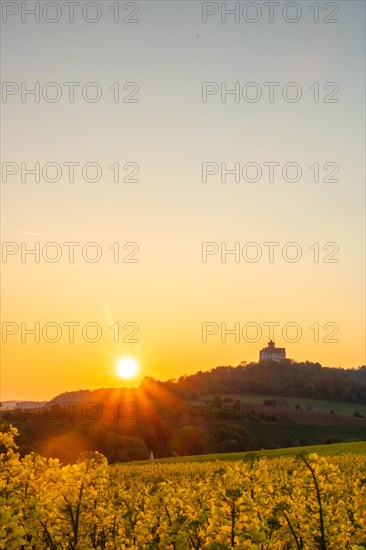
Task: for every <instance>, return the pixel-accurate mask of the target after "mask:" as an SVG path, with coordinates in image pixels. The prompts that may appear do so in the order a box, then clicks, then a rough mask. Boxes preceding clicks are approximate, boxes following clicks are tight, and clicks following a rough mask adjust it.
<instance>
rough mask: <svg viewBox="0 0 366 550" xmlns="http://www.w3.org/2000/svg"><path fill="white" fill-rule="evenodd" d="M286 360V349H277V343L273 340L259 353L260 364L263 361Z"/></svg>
mask: <svg viewBox="0 0 366 550" xmlns="http://www.w3.org/2000/svg"><path fill="white" fill-rule="evenodd" d="M284 359H286V349H285V348H276V346H275V343H274V342H273V341H272V340H271V341H270V342H268V346H267V347H266V348H263V349H261V351H260V352H259V362H261V361H278V362H280V361H283V360H284Z"/></svg>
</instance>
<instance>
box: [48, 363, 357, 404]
mask: <svg viewBox="0 0 366 550" xmlns="http://www.w3.org/2000/svg"><path fill="white" fill-rule="evenodd" d="M151 381H153V382H154V383H155V384H158V385H159V386H160V387H162V388H164V390H166V391H167V392H169V393H170V394H171V395H173V396H176V397H177V398H179V399H181V400H191V399H195V398H197V396H199V395H206V394H241V395H249V394H257V395H277V396H281V397H307V398H312V399H324V400H333V401H344V402H349V403H359V404H362V403H364V402H365V401H366V366H362V367H358V368H357V369H341V368H332V367H322V365H320V363H311V362H309V361H306V362H303V363H297V362H295V361H292V360H290V359H286V360H285V361H284V362H282V363H278V362H275V361H266V362H262V363H249V364H241V365H238V366H237V367H231V366H219V367H216V368H213V369H211V370H210V371H199V372H197V373H195V374H192V375H185V376H181V377H180V378H179V379H178V380H168V381H166V382H160V381H156V380H154V379H153V378H149V377H146V378H145V379H144V380H143V381H142V383H141V386H140V389H141V388H143V387H144V385H146V384H148V383H150V382H151ZM135 391H136V390H128V389H124V388H102V389H98V390H78V391H71V392H65V393H62V394H60V395H58V396H57V397H55V398H54V399H52V400H51V403H54V404H57V403H58V404H61V403H67V402H70V403H72V402H74V403H83V402H88V401H91V400H93V401H97V402H101V401H111V400H112V399H111V398H112V397H113V399H114V400H115V401H122V400H124V401H126V399H129V400H131V399H130V398H131V396H134V392H135Z"/></svg>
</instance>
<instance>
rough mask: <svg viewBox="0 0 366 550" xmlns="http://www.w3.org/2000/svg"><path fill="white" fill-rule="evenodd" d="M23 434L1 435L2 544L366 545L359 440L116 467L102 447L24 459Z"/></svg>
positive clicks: (332, 549) (261, 548) (75, 548)
mask: <svg viewBox="0 0 366 550" xmlns="http://www.w3.org/2000/svg"><path fill="white" fill-rule="evenodd" d="M15 436H16V429H15V428H10V429H8V430H7V431H5V432H4V433H2V434H1V442H0V443H1V449H2V453H1V508H2V524H3V527H1V529H0V548H2V549H7V550H23V549H24V550H28V549H31V548H35V549H40V550H42V549H51V550H59V549H60V550H90V549H105V550H107V549H111V550H112V549H113V550H117V549H126V550H127V549H130V550H153V549H166V550H190V549H193V550H200V549H202V550H225V549H230V548H238V549H251V550H265V549H268V550H270V549H282V550H290V549H309V550H310V549H314V550H315V549H321V550H340V549H348V548H349V549H351V550H357V549H360V550H361V549H362V548H364V547H365V545H366V538H365V523H366V510H365V506H364V503H365V498H366V484H365V474H364V471H365V455H364V451H365V447H364V444H362V443H361V442H355V443H350V444H346V445H345V444H338V445H335V446H333V445H325V446H321V447H322V448H319V449H317V448H315V447H314V448H312V449H311V448H310V449H309V448H307V451H310V452H308V453H301V454H297V455H296V456H286V450H275V451H266V453H265V454H263V455H262V454H261V453H246V454H245V455H244V456H241V457H238V456H236V457H235V459H233V458H231V460H227V457H226V456H222V455H220V459H217V458H214V457H211V460H207V458H205V457H201V458H203V459H204V461H203V462H195V461H193V460H192V459H191V460H189V461H188V460H187V461H182V460H180V461H176V462H175V463H172V464H167V463H165V464H164V463H162V462H155V461H150V463H148V464H138V463H136V464H119V465H115V466H112V467H111V466H109V465H108V463H107V460H106V459H105V457H104V456H103V455H101V454H99V453H95V452H91V453H90V452H89V453H86V454H84V455H83V456H82V457H81V458H80V460H79V462H78V463H76V464H70V465H66V466H62V464H61V463H60V462H59V461H58V460H57V459H46V458H44V457H41V456H40V455H36V454H33V453H32V454H29V455H26V456H25V457H24V458H21V457H20V455H19V454H18V452H17V447H16V444H15V443H14V437H15ZM324 447H326V448H327V450H328V454H327V455H326V454H322V453H325V451H326V449H324ZM302 450H303V449H294V448H291V449H290V450H289V451H290V452H291V453H297V452H298V451H302ZM281 451H282V452H281ZM315 451H317V452H315ZM266 455H267V456H266ZM212 458H214V459H213V460H212Z"/></svg>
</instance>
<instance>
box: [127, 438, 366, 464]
mask: <svg viewBox="0 0 366 550" xmlns="http://www.w3.org/2000/svg"><path fill="white" fill-rule="evenodd" d="M302 452H306V453H317V454H318V455H323V456H334V455H339V454H344V453H350V454H355V455H365V456H366V441H355V442H352V443H333V444H330V445H307V446H306V447H288V448H284V449H270V450H265V451H251V452H243V453H220V454H210V455H194V456H181V457H170V458H158V459H154V460H139V461H136V462H133V464H166V463H171V464H172V463H179V462H212V461H215V460H224V461H227V460H243V459H244V458H245V457H246V456H248V455H253V454H255V455H256V456H257V457H258V458H260V457H267V458H279V457H281V456H295V455H298V454H300V453H302ZM122 464H132V463H131V462H128V463H127V462H126V463H122Z"/></svg>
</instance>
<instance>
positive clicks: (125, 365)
mask: <svg viewBox="0 0 366 550" xmlns="http://www.w3.org/2000/svg"><path fill="white" fill-rule="evenodd" d="M138 370H139V365H138V363H137V361H136V359H133V358H132V357H123V358H122V359H120V360H119V361H118V364H117V372H118V375H119V376H120V378H133V377H134V376H135V375H136V374H137V373H138Z"/></svg>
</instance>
